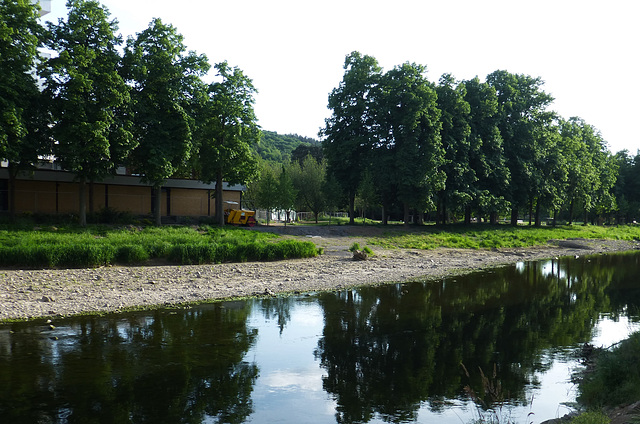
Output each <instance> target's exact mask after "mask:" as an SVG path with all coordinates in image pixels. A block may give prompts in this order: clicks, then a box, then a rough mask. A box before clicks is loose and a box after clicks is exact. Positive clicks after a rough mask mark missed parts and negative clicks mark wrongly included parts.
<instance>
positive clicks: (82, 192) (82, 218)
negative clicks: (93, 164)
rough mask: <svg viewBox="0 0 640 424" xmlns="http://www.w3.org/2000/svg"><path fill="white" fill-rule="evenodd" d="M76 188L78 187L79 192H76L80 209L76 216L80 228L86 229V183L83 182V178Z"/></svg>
mask: <svg viewBox="0 0 640 424" xmlns="http://www.w3.org/2000/svg"><path fill="white" fill-rule="evenodd" d="M78 187H79V189H78V190H79V191H78V200H79V201H80V205H79V206H80V207H79V209H78V215H79V217H78V218H79V220H78V222H79V224H80V226H81V227H86V226H87V193H86V190H87V182H86V181H85V179H84V178H82V179H80V181H79V182H78Z"/></svg>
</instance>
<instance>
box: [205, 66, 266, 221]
mask: <svg viewBox="0 0 640 424" xmlns="http://www.w3.org/2000/svg"><path fill="white" fill-rule="evenodd" d="M215 68H216V70H217V71H218V76H219V77H220V79H221V80H220V81H217V82H214V83H212V84H211V85H209V88H208V90H207V98H206V101H205V104H204V106H203V110H202V113H201V114H200V115H199V119H200V122H199V124H198V125H199V127H200V128H199V131H198V140H197V141H198V143H199V157H198V159H199V178H200V180H202V181H204V182H212V181H215V183H216V220H217V221H218V224H219V225H224V207H223V199H222V183H223V181H226V182H227V183H230V184H244V183H246V182H247V181H249V180H250V179H251V178H253V177H254V176H255V175H256V173H257V171H258V169H257V159H256V157H255V155H254V153H253V146H254V145H255V144H256V143H257V142H258V139H259V136H260V130H259V128H258V124H257V118H256V116H255V112H254V111H253V103H254V97H253V96H254V93H255V91H256V90H255V88H254V86H253V83H252V82H251V80H250V79H249V78H247V77H246V76H245V75H244V73H243V72H242V71H241V70H240V69H238V68H232V67H230V66H229V65H228V64H227V62H221V63H218V64H217V65H215Z"/></svg>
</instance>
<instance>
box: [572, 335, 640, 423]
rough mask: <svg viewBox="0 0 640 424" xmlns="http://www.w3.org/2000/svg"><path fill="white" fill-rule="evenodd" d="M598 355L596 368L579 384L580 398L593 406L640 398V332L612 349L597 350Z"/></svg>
mask: <svg viewBox="0 0 640 424" xmlns="http://www.w3.org/2000/svg"><path fill="white" fill-rule="evenodd" d="M594 356H595V358H592V359H593V362H592V364H593V369H588V370H587V371H585V373H584V374H583V378H582V379H581V380H580V383H579V385H578V392H579V395H578V401H579V402H580V403H581V404H583V405H585V406H586V407H588V408H590V409H600V408H614V407H618V406H620V405H628V404H631V403H633V402H637V401H638V400H639V399H640V332H638V333H634V334H632V335H631V336H630V337H629V338H628V339H626V340H623V341H622V342H620V343H619V344H618V345H616V346H615V347H614V348H613V349H611V350H596V351H595V352H594ZM638 421H639V422H640V419H639V420H638Z"/></svg>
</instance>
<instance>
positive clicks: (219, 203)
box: [216, 169, 225, 227]
mask: <svg viewBox="0 0 640 424" xmlns="http://www.w3.org/2000/svg"><path fill="white" fill-rule="evenodd" d="M222 195H223V191H222V169H218V172H216V221H218V225H220V226H221V227H224V224H225V222H224V204H223V200H222V197H223V196H222Z"/></svg>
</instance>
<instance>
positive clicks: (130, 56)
mask: <svg viewBox="0 0 640 424" xmlns="http://www.w3.org/2000/svg"><path fill="white" fill-rule="evenodd" d="M183 41H184V40H183V37H182V35H180V34H179V33H178V32H177V30H176V28H175V27H173V26H172V25H167V24H164V23H163V22H162V21H161V20H160V19H157V18H156V19H154V20H153V21H151V23H150V24H149V27H148V28H147V29H145V30H144V31H142V32H141V33H139V34H137V37H136V38H131V37H130V38H129V39H128V40H127V47H126V49H125V54H124V68H125V72H126V76H127V80H128V81H129V83H130V85H131V87H132V92H131V97H132V101H133V105H132V106H133V122H134V127H133V134H134V137H135V140H136V141H137V142H138V146H137V147H136V149H135V150H134V151H133V152H132V154H131V157H130V163H131V166H132V168H133V169H134V170H135V171H137V172H138V173H139V174H140V175H141V178H142V181H143V182H145V183H147V184H150V185H151V186H152V188H153V190H154V193H155V196H154V206H153V212H154V217H155V223H156V225H160V224H161V210H160V198H161V188H162V186H163V185H164V183H165V181H166V180H167V178H170V177H171V176H173V175H174V174H176V173H177V172H178V171H180V170H181V169H183V168H184V167H185V166H186V164H187V163H188V161H189V159H190V157H191V155H192V153H193V143H192V139H193V130H194V127H195V120H194V116H195V111H194V107H195V104H196V103H197V101H198V100H197V99H198V98H199V97H200V96H201V95H202V93H203V92H204V85H203V83H202V81H201V79H200V77H201V76H202V75H204V74H205V73H206V72H207V71H208V70H209V68H210V66H209V63H208V62H207V58H206V56H204V55H197V54H196V53H195V52H187V49H186V46H185V45H184V43H183Z"/></svg>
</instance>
